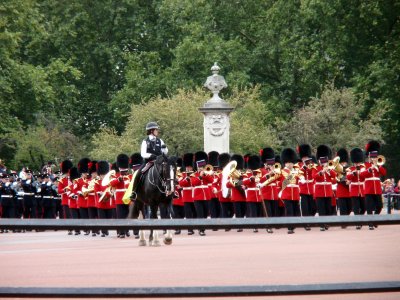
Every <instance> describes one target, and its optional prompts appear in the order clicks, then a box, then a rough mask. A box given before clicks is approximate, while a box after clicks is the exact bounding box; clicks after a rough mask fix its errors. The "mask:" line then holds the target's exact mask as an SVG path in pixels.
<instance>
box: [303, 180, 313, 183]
mask: <svg viewBox="0 0 400 300" xmlns="http://www.w3.org/2000/svg"><path fill="white" fill-rule="evenodd" d="M313 182H314V180H303V181H301V182H300V183H313Z"/></svg>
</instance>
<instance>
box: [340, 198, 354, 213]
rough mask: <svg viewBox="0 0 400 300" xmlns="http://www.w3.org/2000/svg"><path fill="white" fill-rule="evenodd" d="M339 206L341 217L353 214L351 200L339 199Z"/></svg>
mask: <svg viewBox="0 0 400 300" xmlns="http://www.w3.org/2000/svg"><path fill="white" fill-rule="evenodd" d="M338 204H339V211H340V215H341V216H348V215H349V214H350V213H351V198H338Z"/></svg>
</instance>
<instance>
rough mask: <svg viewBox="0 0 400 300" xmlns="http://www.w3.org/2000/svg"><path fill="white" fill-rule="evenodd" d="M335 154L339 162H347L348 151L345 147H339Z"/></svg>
mask: <svg viewBox="0 0 400 300" xmlns="http://www.w3.org/2000/svg"><path fill="white" fill-rule="evenodd" d="M336 155H337V156H339V157H340V162H347V163H349V152H347V150H346V149H345V148H340V149H339V150H338V151H337V153H336Z"/></svg>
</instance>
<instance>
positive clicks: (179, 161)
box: [175, 157, 183, 170]
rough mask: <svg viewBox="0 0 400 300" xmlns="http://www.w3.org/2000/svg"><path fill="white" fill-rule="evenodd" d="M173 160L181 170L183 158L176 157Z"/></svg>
mask: <svg viewBox="0 0 400 300" xmlns="http://www.w3.org/2000/svg"><path fill="white" fill-rule="evenodd" d="M175 162H176V167H177V168H181V170H182V169H183V159H182V158H181V157H177V158H176V161H175Z"/></svg>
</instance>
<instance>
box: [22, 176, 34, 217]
mask: <svg viewBox="0 0 400 300" xmlns="http://www.w3.org/2000/svg"><path fill="white" fill-rule="evenodd" d="M25 172H26V179H25V180H22V189H23V190H24V219H29V218H31V219H32V218H37V201H36V198H35V194H36V185H35V182H34V180H33V176H32V171H31V170H29V169H27V170H25Z"/></svg>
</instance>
